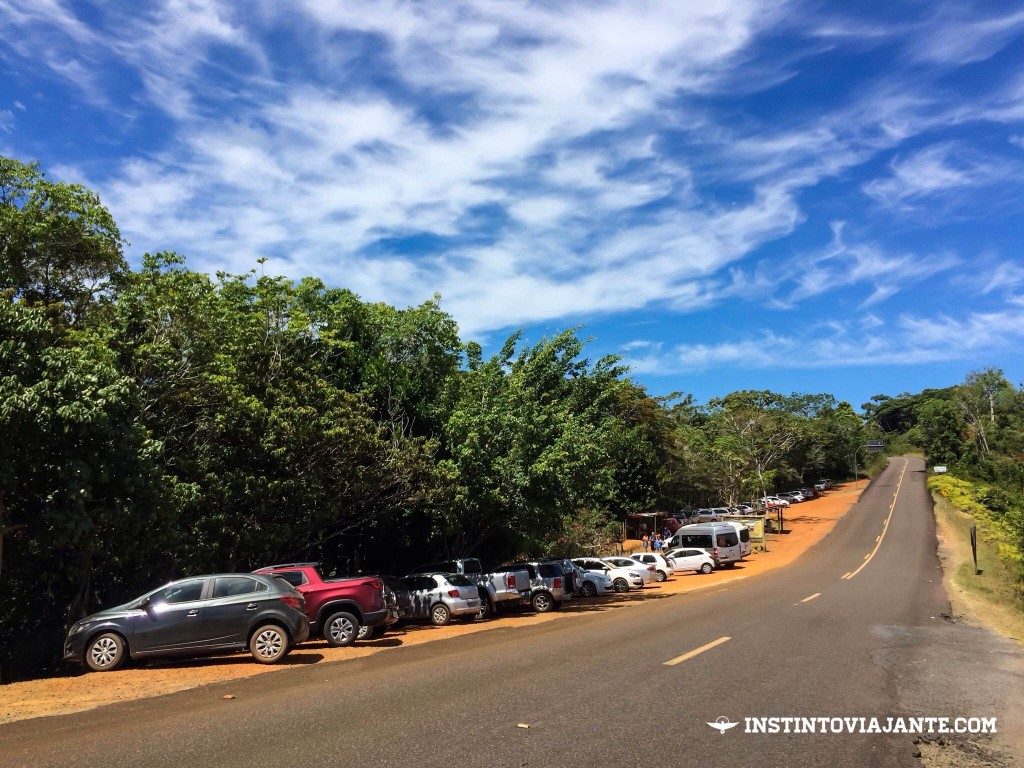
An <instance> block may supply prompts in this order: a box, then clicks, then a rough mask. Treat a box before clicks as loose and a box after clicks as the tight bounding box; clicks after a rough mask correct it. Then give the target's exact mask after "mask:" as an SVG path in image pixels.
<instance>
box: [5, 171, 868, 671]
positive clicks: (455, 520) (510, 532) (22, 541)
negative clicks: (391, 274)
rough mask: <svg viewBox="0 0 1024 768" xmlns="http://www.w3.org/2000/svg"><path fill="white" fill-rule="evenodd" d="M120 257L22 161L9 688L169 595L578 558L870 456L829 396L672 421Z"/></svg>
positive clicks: (516, 348) (317, 304)
mask: <svg viewBox="0 0 1024 768" xmlns="http://www.w3.org/2000/svg"><path fill="white" fill-rule="evenodd" d="M123 249H124V242H123V240H122V237H121V234H120V232H119V230H118V228H117V224H116V222H115V221H114V218H113V217H112V216H111V214H110V213H109V211H108V210H107V209H106V208H105V207H104V206H103V204H102V202H101V201H100V199H99V198H98V196H97V195H96V194H94V193H93V192H91V191H90V190H88V189H85V188H83V187H81V186H78V185H74V184H65V183H60V182H54V181H51V180H50V179H48V178H47V177H46V176H45V175H44V174H43V173H42V172H41V171H40V169H39V168H38V167H37V166H35V165H27V164H24V163H21V162H18V161H16V160H13V159H8V158H0V438H2V439H0V595H2V599H0V676H2V678H3V679H12V678H17V677H25V676H31V675H38V674H44V673H47V672H50V671H53V670H54V669H56V668H57V666H58V662H59V659H60V651H61V644H62V642H63V637H64V632H65V630H66V628H67V627H68V625H69V624H70V623H72V622H74V621H75V620H77V619H78V618H80V617H81V616H83V615H85V614H87V613H89V612H91V611H93V610H95V609H97V608H98V607H101V606H111V605H116V604H118V603H121V602H124V601H125V600H127V599H129V598H131V597H133V596H135V595H138V594H141V593H142V592H143V591H144V590H146V589H149V588H152V587H154V586H156V585H159V584H160V583H163V582H164V581H167V580H169V579H171V578H176V577H180V576H183V575H189V574H197V573H209V572H221V571H233V570H248V569H252V568H255V567H258V566H262V565H266V564H268V563H273V562H282V561H291V560H322V561H324V562H325V563H326V564H327V565H328V567H329V568H336V569H337V570H338V571H339V572H354V571H357V570H362V571H377V572H383V573H403V572H404V571H403V569H405V568H408V567H410V566H412V565H414V564H415V563H416V562H423V561H424V560H429V559H436V558H438V557H441V556H445V555H465V554H474V555H478V556H480V557H481V558H483V559H484V560H485V561H486V562H489V563H496V562H500V561H502V560H504V559H505V558H510V557H514V556H516V555H518V554H521V553H528V554H543V553H548V552H555V551H565V550H567V549H570V548H574V547H581V546H584V545H585V544H586V543H588V542H591V543H592V542H601V541H603V540H605V538H606V536H607V532H608V530H609V528H612V527H615V525H616V523H617V521H620V520H621V519H622V518H623V517H624V516H625V515H627V514H629V513H631V512H643V511H650V510H674V509H679V508H682V507H685V506H688V505H695V504H708V503H725V502H734V501H737V500H740V499H750V498H754V497H757V496H760V495H761V494H763V493H764V492H766V491H771V490H773V489H776V488H780V487H785V486H789V487H792V486H793V485H796V484H798V483H806V482H809V481H810V480H812V479H815V478H817V477H821V476H832V477H837V478H839V477H843V476H846V475H848V473H849V472H850V467H851V464H852V462H853V455H854V452H855V451H856V450H857V447H858V446H860V445H861V444H863V442H864V439H865V436H866V435H865V431H864V428H863V425H862V421H861V418H860V417H859V416H858V414H856V413H855V411H854V410H853V408H852V407H851V406H850V405H849V404H848V403H842V402H837V401H836V400H835V398H833V397H832V396H831V395H827V394H814V395H800V394H790V395H783V394H778V393H774V392H767V391H743V392H735V393H732V394H729V395H726V396H724V397H721V398H717V399H715V400H712V401H710V402H708V403H704V404H698V403H696V402H694V401H693V399H692V398H690V397H687V396H671V397H653V396H651V395H650V394H649V393H648V392H646V391H645V390H644V388H643V387H642V386H640V385H639V384H637V383H636V382H635V381H633V380H631V379H630V378H629V376H628V371H627V369H626V368H625V367H624V366H623V365H621V363H620V362H619V360H618V359H617V358H615V357H602V358H600V359H596V360H594V359H590V358H589V357H587V355H586V343H585V342H584V341H583V340H582V339H581V338H580V336H579V334H578V332H577V330H576V329H569V330H566V331H564V332H562V333H558V334H556V335H554V336H550V337H547V338H542V339H539V340H528V339H526V338H525V337H524V336H523V335H522V334H521V333H513V334H512V335H511V336H510V337H509V338H508V339H507V340H505V341H504V343H499V344H498V345H497V346H496V349H495V350H494V351H493V353H491V354H485V353H484V351H483V349H482V348H481V346H480V345H479V344H477V343H476V342H474V341H471V340H466V339H463V338H461V336H460V334H459V329H458V327H457V324H456V322H455V320H454V319H453V318H452V317H451V316H449V315H448V314H447V313H446V312H445V311H444V310H443V309H442V308H441V306H440V303H439V299H437V298H435V299H433V300H430V301H427V302H425V303H423V304H421V305H419V306H416V307H410V308H405V309H402V308H396V307H392V306H389V305H387V304H384V303H379V302H366V301H363V300H362V299H360V298H359V297H358V296H356V295H355V294H354V293H352V292H351V291H349V290H345V289H344V288H334V287H328V286H326V285H325V284H324V283H323V282H321V281H320V280H318V279H316V278H313V277H307V278H303V279H299V280H292V279H288V278H284V277H277V276H269V275H266V274H264V273H263V267H264V265H263V264H259V265H254V266H255V267H256V269H254V270H253V271H252V272H249V273H246V274H241V275H233V274H226V273H217V274H215V275H210V274H207V273H205V272H201V271H193V270H191V269H189V268H188V266H187V263H186V260H185V258H184V257H182V256H180V255H178V254H175V253H167V252H165V253H152V254H146V255H144V256H142V257H141V259H140V261H139V264H138V266H137V267H136V268H133V267H131V266H129V264H128V262H127V260H126V259H125V256H124V253H123ZM228 259H229V255H227V254H226V255H225V261H227V260H228Z"/></svg>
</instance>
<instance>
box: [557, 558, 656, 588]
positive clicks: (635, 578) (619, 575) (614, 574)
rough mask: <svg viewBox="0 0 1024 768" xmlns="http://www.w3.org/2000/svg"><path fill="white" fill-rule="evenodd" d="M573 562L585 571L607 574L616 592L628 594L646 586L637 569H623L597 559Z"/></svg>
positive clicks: (578, 559) (582, 559)
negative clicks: (632, 590) (631, 590)
mask: <svg viewBox="0 0 1024 768" xmlns="http://www.w3.org/2000/svg"><path fill="white" fill-rule="evenodd" d="M573 562H574V563H575V564H576V565H578V566H579V567H580V568H582V569H583V570H585V571H593V572H595V573H605V574H607V575H608V578H610V579H611V582H612V589H614V590H615V591H616V592H628V591H629V590H630V589H642V588H643V586H644V577H643V576H641V575H640V571H639V570H638V569H637V568H635V567H632V566H631V567H628V568H621V567H619V566H616V565H610V564H608V563H606V562H605V561H604V560H600V559H599V558H596V557H578V558H576V559H575V560H573ZM633 565H634V566H635V565H636V563H634V564H633Z"/></svg>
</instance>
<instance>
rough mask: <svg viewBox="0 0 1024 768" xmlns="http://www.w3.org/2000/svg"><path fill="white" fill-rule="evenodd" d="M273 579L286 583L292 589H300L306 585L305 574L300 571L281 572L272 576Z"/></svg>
mask: <svg viewBox="0 0 1024 768" xmlns="http://www.w3.org/2000/svg"><path fill="white" fill-rule="evenodd" d="M274 577H275V578H278V579H281V580H282V581H287V582H288V583H289V584H291V585H292V586H293V587H301V586H302V585H303V584H305V583H306V574H304V573H303V572H302V571H281V572H280V573H275V574H274Z"/></svg>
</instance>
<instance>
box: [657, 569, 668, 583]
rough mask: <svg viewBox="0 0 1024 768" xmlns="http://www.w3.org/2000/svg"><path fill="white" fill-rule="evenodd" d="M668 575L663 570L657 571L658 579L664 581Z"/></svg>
mask: <svg viewBox="0 0 1024 768" xmlns="http://www.w3.org/2000/svg"><path fill="white" fill-rule="evenodd" d="M666 579H668V575H667V574H666V573H665V572H664V571H658V581H665V580H666Z"/></svg>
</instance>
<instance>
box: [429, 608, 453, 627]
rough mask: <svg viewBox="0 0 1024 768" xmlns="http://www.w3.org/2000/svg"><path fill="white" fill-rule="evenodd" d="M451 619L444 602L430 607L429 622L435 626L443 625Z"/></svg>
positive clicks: (450, 613)
mask: <svg viewBox="0 0 1024 768" xmlns="http://www.w3.org/2000/svg"><path fill="white" fill-rule="evenodd" d="M451 620H452V612H451V611H449V610H448V606H447V605H445V604H444V603H438V604H437V605H435V606H434V607H433V608H431V609H430V623H431V624H433V625H434V626H435V627H443V626H444V625H445V624H447V623H448V622H449V621H451Z"/></svg>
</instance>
